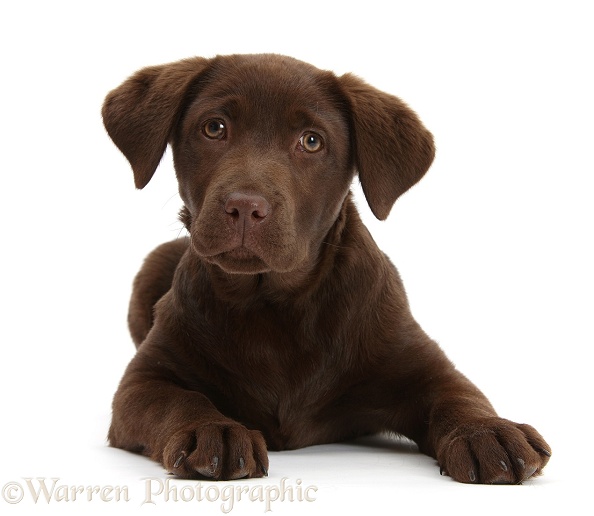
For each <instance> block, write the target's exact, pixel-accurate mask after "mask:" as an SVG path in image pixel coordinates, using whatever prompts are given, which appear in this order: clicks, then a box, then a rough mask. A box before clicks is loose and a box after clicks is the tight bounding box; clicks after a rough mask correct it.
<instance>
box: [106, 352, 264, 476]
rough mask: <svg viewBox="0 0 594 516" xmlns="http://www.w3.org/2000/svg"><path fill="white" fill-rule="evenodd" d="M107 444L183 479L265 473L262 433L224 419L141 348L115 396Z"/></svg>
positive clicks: (196, 393)
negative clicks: (146, 459) (155, 463)
mask: <svg viewBox="0 0 594 516" xmlns="http://www.w3.org/2000/svg"><path fill="white" fill-rule="evenodd" d="M145 344H146V343H145ZM109 441H110V444H111V445H112V446H115V447H118V448H123V449H126V450H130V451H134V452H140V453H143V454H144V455H148V456H149V457H151V458H152V459H153V460H156V461H158V462H160V463H162V464H163V466H164V467H165V469H167V470H168V471H170V472H171V473H174V474H175V475H177V476H179V477H182V478H203V477H206V478H210V479H214V480H230V479H237V478H255V477H262V476H266V475H267V473H268V455H267V451H266V443H265V441H264V438H263V436H262V434H261V433H260V432H258V431H255V430H249V429H248V428H246V427H245V426H243V425H241V424H240V423H238V422H236V421H233V420H232V419H229V418H227V417H225V416H224V415H223V414H221V413H220V412H219V411H218V410H217V409H216V407H215V406H214V405H213V404H212V403H211V401H210V400H209V399H208V398H207V397H206V396H204V395H203V394H201V393H199V392H194V391H190V390H187V389H184V388H183V387H181V386H180V385H178V384H177V383H176V378H175V376H174V375H172V373H171V370H168V369H167V367H166V366H165V363H164V362H163V361H162V360H159V359H158V358H157V357H154V356H150V355H148V354H147V353H146V351H145V348H144V344H143V347H142V348H141V349H140V350H139V352H138V353H137V354H136V356H135V357H134V359H133V360H132V362H131V363H130V365H129V366H128V369H127V370H126V373H125V375H124V377H123V379H122V382H121V384H120V386H119V388H118V390H117V392H116V394H115V397H114V401H113V417H112V424H111V427H110V430H109Z"/></svg>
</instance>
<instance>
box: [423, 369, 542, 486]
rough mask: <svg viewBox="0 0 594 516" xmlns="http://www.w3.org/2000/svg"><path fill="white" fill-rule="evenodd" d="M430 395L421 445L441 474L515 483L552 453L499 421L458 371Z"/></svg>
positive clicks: (528, 430) (520, 427) (532, 434)
mask: <svg viewBox="0 0 594 516" xmlns="http://www.w3.org/2000/svg"><path fill="white" fill-rule="evenodd" d="M433 392H434V393H437V394H436V396H435V397H434V399H433V403H432V405H431V407H430V408H429V417H428V423H429V424H428V427H427V437H426V440H425V443H426V444H427V446H428V451H429V453H430V454H431V455H433V456H434V457H435V458H436V459H437V461H438V463H439V465H440V468H441V471H442V473H443V474H447V475H449V476H451V477H452V478H453V479H454V480H457V481H459V482H464V483H482V484H519V483H521V482H522V481H524V480H527V479H529V478H530V477H533V476H536V475H539V474H540V473H541V471H542V469H543V468H544V466H545V465H546V463H547V462H548V460H549V457H550V456H551V449H550V447H549V445H548V444H547V443H546V441H545V440H544V439H543V438H542V436H541V435H540V434H539V433H538V432H537V431H536V430H535V429H534V428H532V427H531V426H529V425H525V424H518V423H514V422H512V421H509V420H507V419H502V418H500V417H498V416H497V414H496V413H495V411H494V410H493V408H492V407H491V405H490V404H489V402H488V401H487V399H486V398H485V396H484V395H483V394H482V393H481V392H480V391H479V390H478V389H477V388H476V387H475V386H474V385H472V384H471V383H470V382H469V381H468V380H467V379H466V378H464V377H463V376H462V375H460V374H459V373H457V371H453V372H452V373H451V374H450V375H449V376H446V377H444V378H443V379H442V380H441V382H440V383H438V384H437V385H434V387H433Z"/></svg>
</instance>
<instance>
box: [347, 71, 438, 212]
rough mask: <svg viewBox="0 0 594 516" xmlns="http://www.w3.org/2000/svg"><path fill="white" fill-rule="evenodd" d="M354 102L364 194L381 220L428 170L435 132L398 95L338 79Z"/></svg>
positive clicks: (349, 78)
mask: <svg viewBox="0 0 594 516" xmlns="http://www.w3.org/2000/svg"><path fill="white" fill-rule="evenodd" d="M339 81H340V84H341V86H342V89H343V92H344V93H345V94H346V97H347V99H348V100H349V103H350V110H351V129H352V131H353V137H352V141H353V150H354V158H355V165H356V167H357V172H358V174H359V180H360V181H361V186H362V188H363V193H364V194H365V198H366V199H367V202H368V203H369V206H370V207H371V211H372V212H373V214H374V215H375V216H376V217H377V218H378V219H380V220H384V219H386V218H387V217H388V215H389V213H390V210H391V209H392V205H393V204H394V202H395V201H396V199H397V198H398V197H400V195H402V194H403V193H404V192H406V190H408V189H409V188H410V187H411V186H413V185H414V184H415V183H416V182H417V181H419V180H420V179H421V178H422V177H423V175H424V174H425V172H427V170H428V169H429V167H430V165H431V162H432V161H433V157H434V155H435V148H434V146H433V136H432V135H431V133H430V132H429V131H428V130H427V129H425V127H424V126H423V124H422V123H421V121H420V120H419V118H418V117H417V115H416V114H415V113H414V112H413V111H412V110H411V109H410V108H409V107H408V106H407V105H406V104H405V103H404V102H402V101H401V100H400V99H399V98H397V97H394V96H392V95H389V94H387V93H384V92H382V91H379V90H377V89H376V88H374V87H372V86H369V85H368V84H366V83H365V82H363V81H362V80H361V79H359V78H357V77H355V76H353V75H351V74H346V75H343V76H342V77H340V78H339Z"/></svg>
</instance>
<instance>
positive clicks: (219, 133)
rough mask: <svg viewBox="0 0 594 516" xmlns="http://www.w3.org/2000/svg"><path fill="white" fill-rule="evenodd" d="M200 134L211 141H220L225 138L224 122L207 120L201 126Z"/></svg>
mask: <svg viewBox="0 0 594 516" xmlns="http://www.w3.org/2000/svg"><path fill="white" fill-rule="evenodd" d="M202 134H204V136H206V137H207V138H210V139H211V140H222V139H224V138H225V136H227V128H226V127H225V122H223V121H222V120H219V119H214V118H213V119H211V120H207V121H206V122H205V123H204V125H203V126H202Z"/></svg>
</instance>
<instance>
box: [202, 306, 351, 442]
mask: <svg viewBox="0 0 594 516" xmlns="http://www.w3.org/2000/svg"><path fill="white" fill-rule="evenodd" d="M249 322H250V321H242V322H241V323H240V324H237V322H235V323H234V322H231V321H230V322H229V323H228V325H227V327H226V329H225V332H224V333H223V334H222V335H221V340H220V346H219V348H218V353H217V358H216V362H215V363H213V364H212V365H213V367H215V368H216V369H217V383H218V384H219V385H218V389H219V390H220V392H222V393H224V396H223V397H224V404H225V405H226V406H227V410H228V411H229V412H230V413H231V414H232V415H233V416H234V417H236V418H238V419H240V420H242V421H244V422H246V423H249V424H251V425H253V426H254V427H257V428H259V429H261V430H262V431H264V432H265V434H266V435H267V436H268V438H269V440H270V439H273V440H274V441H275V442H276V443H277V444H276V447H278V448H285V447H292V446H293V444H294V442H295V440H296V439H297V434H301V433H302V432H300V431H299V427H300V426H301V424H302V423H303V422H306V421H307V422H308V428H309V431H310V432H315V427H316V421H320V413H321V412H322V411H323V407H324V406H326V405H328V404H330V403H332V401H333V400H334V399H335V398H336V396H337V395H338V393H339V390H340V389H339V384H340V382H341V376H342V375H344V374H346V371H345V369H346V367H345V365H344V364H343V363H342V360H343V359H342V357H340V356H339V354H338V352H337V350H338V349H339V348H340V345H339V342H338V339H339V336H338V335H332V336H330V335H327V334H325V333H323V332H322V331H318V332H316V331H309V329H308V328H304V327H303V325H300V324H299V323H297V322H293V323H292V324H286V322H285V324H283V322H284V321H283V320H282V319H280V320H275V321H273V322H271V321H270V320H266V321H264V320H262V319H261V318H260V317H255V318H253V319H252V320H251V323H252V324H249ZM320 422H321V421H320ZM320 431H321V427H320ZM312 437H313V435H312ZM299 439H303V437H299Z"/></svg>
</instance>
